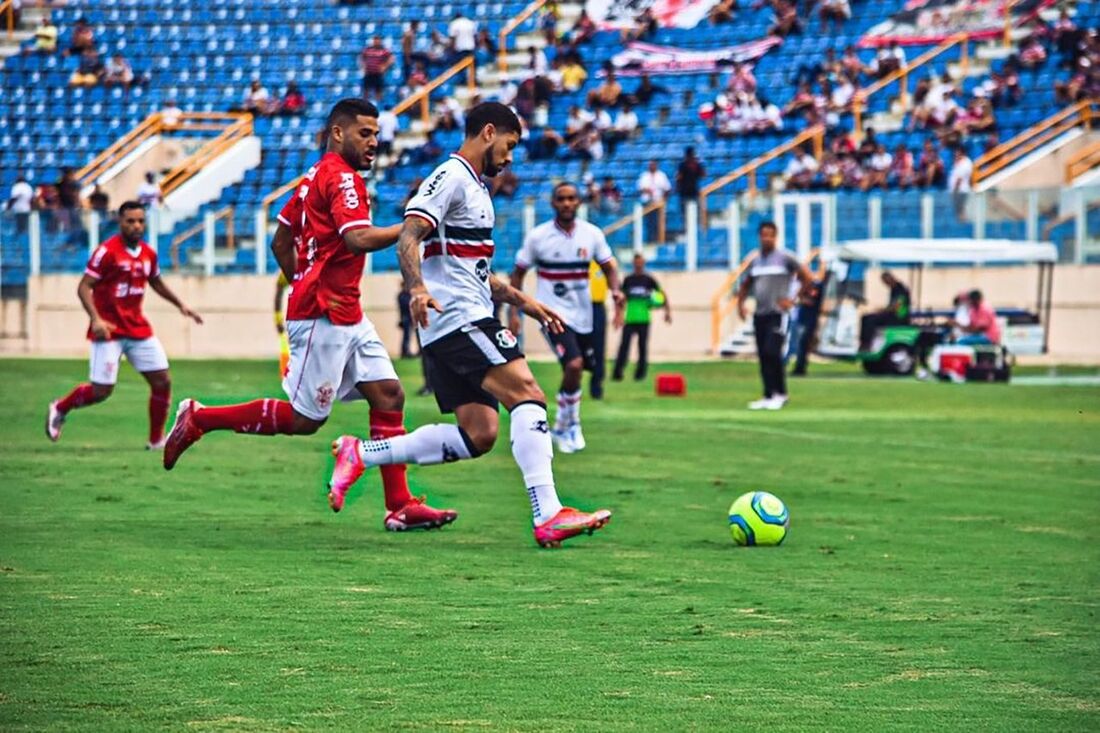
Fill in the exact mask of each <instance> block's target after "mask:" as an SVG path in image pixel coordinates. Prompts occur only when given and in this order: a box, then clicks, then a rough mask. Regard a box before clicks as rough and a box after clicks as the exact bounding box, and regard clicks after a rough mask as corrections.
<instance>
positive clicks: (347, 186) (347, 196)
mask: <svg viewBox="0 0 1100 733" xmlns="http://www.w3.org/2000/svg"><path fill="white" fill-rule="evenodd" d="M339 187H340V190H341V191H343V192H344V206H346V207H348V208H349V209H358V208H359V192H358V191H356V190H355V174H354V173H347V172H344V173H341V174H340V184H339Z"/></svg>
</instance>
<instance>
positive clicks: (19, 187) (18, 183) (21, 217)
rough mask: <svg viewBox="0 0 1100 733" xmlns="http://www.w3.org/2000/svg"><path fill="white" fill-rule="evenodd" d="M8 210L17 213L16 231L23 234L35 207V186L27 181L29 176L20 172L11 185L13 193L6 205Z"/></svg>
mask: <svg viewBox="0 0 1100 733" xmlns="http://www.w3.org/2000/svg"><path fill="white" fill-rule="evenodd" d="M4 208H6V209H7V210H9V211H11V212H12V213H13V214H15V233H16V234H23V233H25V232H26V231H27V222H29V221H30V218H31V210H32V209H33V208H34V188H33V187H32V186H31V184H29V183H27V177H26V176H25V175H23V174H19V177H18V178H16V179H15V183H14V184H13V185H12V187H11V194H10V195H9V196H8V202H7V204H6V205H5V207H4Z"/></svg>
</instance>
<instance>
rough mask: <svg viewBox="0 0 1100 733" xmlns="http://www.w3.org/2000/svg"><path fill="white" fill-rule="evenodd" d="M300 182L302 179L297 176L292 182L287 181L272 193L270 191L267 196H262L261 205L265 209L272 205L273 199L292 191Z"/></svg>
mask: <svg viewBox="0 0 1100 733" xmlns="http://www.w3.org/2000/svg"><path fill="white" fill-rule="evenodd" d="M301 180H302V177H301V176H298V177H297V178H295V179H293V180H290V181H287V182H286V183H284V184H283V185H281V186H279V187H278V188H276V189H275V190H274V191H272V192H271V193H269V194H268V195H266V196H264V197H263V199H262V201H261V203H262V204H263V205H264V206H265V207H266V206H270V205H271V204H272V202H273V201H275V199H277V198H279V197H281V196H282V195H283V194H285V193H287V192H288V191H291V190H293V189H294V187H295V186H297V185H298V182H299V181H301Z"/></svg>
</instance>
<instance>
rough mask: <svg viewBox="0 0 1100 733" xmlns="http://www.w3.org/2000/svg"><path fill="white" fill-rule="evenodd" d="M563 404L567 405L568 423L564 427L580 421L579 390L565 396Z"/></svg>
mask: <svg viewBox="0 0 1100 733" xmlns="http://www.w3.org/2000/svg"><path fill="white" fill-rule="evenodd" d="M565 402H566V404H568V405H569V409H568V414H569V423H568V424H567V425H566V427H570V426H573V425H576V424H577V423H579V422H580V421H581V390H579V389H578V390H577V391H576V392H569V393H567V394H565Z"/></svg>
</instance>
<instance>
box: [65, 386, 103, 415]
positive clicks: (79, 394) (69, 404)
mask: <svg viewBox="0 0 1100 733" xmlns="http://www.w3.org/2000/svg"><path fill="white" fill-rule="evenodd" d="M94 395H95V388H94V387H92V385H90V384H89V383H87V382H84V383H83V384H78V385H76V386H75V387H73V391H72V392H70V393H69V394H67V395H65V396H64V397H62V398H61V399H60V400H58V401H57V409H59V410H61V412H69V411H70V410H75V409H77V408H78V407H84V406H85V405H90V404H92V403H93V402H95V397H94Z"/></svg>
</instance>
